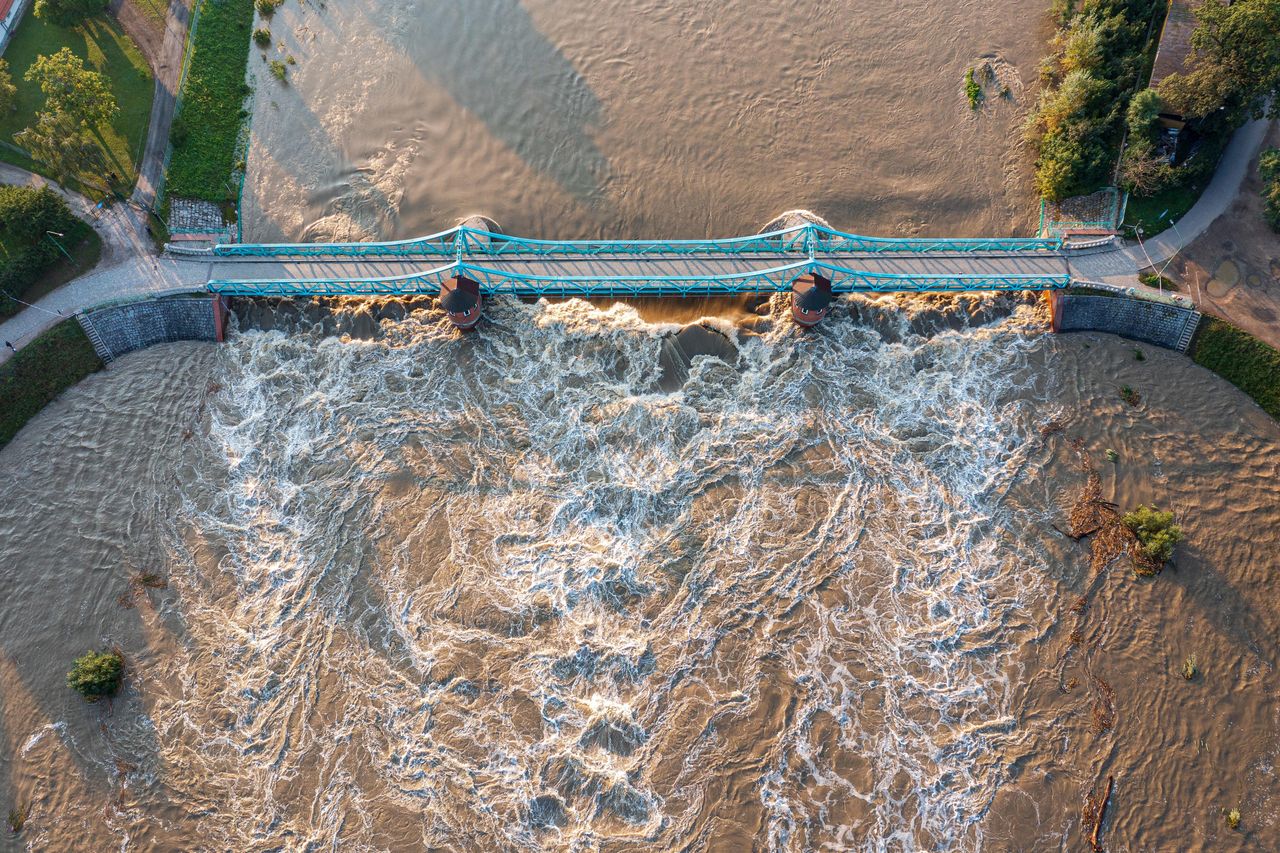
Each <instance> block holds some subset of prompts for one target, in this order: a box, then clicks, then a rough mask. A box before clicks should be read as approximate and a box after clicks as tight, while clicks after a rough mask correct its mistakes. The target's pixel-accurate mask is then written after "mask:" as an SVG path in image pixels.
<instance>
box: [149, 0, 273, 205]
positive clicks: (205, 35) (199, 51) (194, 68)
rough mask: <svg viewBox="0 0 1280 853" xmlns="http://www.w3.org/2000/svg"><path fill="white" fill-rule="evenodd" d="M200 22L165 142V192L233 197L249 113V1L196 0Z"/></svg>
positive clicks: (225, 199) (218, 200)
mask: <svg viewBox="0 0 1280 853" xmlns="http://www.w3.org/2000/svg"><path fill="white" fill-rule="evenodd" d="M199 2H200V23H199V25H198V26H197V27H196V32H195V37H194V39H193V40H192V44H191V46H190V50H191V65H190V68H189V69H188V71H187V79H186V82H185V83H184V84H183V87H182V106H181V108H180V110H179V113H178V117H177V119H176V120H175V121H174V123H173V129H172V131H171V132H170V134H169V141H170V142H172V143H173V156H172V157H171V158H170V160H169V172H168V176H167V178H166V192H167V193H168V194H170V195H173V196H179V197H183V198H199V199H204V200H206V201H212V202H215V203H223V202H233V201H235V198H236V194H237V191H238V187H237V182H236V180H235V179H234V177H233V173H234V172H235V171H236V170H237V168H238V167H239V165H240V164H239V163H238V162H237V160H238V159H239V154H238V151H237V143H238V142H239V139H240V127H241V125H242V124H243V123H244V120H245V119H246V118H247V117H248V114H247V113H246V111H245V108H244V101H245V98H246V97H248V95H249V86H248V84H247V83H246V82H245V67H246V66H247V65H248V62H249V43H250V35H251V29H252V27H253V0H199Z"/></svg>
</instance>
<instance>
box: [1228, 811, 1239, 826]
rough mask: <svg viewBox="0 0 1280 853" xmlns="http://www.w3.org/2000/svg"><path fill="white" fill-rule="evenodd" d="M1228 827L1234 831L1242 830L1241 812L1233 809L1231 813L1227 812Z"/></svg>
mask: <svg viewBox="0 0 1280 853" xmlns="http://www.w3.org/2000/svg"><path fill="white" fill-rule="evenodd" d="M1227 826H1229V827H1231V828H1232V829H1239V828H1240V810H1239V809H1232V810H1231V811H1229V812H1227Z"/></svg>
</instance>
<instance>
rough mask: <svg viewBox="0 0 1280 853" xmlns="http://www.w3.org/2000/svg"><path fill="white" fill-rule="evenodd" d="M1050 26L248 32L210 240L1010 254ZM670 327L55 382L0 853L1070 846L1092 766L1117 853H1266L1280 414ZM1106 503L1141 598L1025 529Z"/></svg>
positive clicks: (1183, 390)
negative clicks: (1084, 499) (771, 244)
mask: <svg viewBox="0 0 1280 853" xmlns="http://www.w3.org/2000/svg"><path fill="white" fill-rule="evenodd" d="M1041 14H1042V11H1041V10H1037V9H1034V8H1029V7H1027V6H1026V4H1016V3H1013V2H1011V0H998V2H987V3H976V2H959V3H946V4H941V3H936V2H935V3H925V2H913V3H905V4H901V3H900V4H892V5H891V4H879V5H877V4H867V3H853V2H834V0H826V1H825V2H824V0H803V2H797V3H791V4H778V3H767V2H763V0H721V2H716V3H711V2H693V0H681V2H662V0H631V1H630V2H624V0H602V2H597V3H582V2H568V0H527V1H526V2H516V0H465V2H460V3H443V2H428V3H423V2H410V1H409V0H344V2H330V3H307V4H305V5H301V6H300V5H297V4H294V3H287V4H285V5H284V6H283V7H282V8H281V9H280V10H279V11H278V12H277V13H276V16H275V21H274V22H273V24H272V27H271V28H272V32H273V35H274V37H275V43H276V45H278V47H273V48H271V55H272V56H280V57H282V58H283V57H285V56H288V55H293V56H294V57H295V59H296V64H295V65H291V66H289V69H290V70H289V78H290V81H289V84H288V85H287V86H282V85H280V84H279V83H278V82H277V81H275V80H274V79H272V78H270V76H269V75H268V74H267V73H266V72H265V67H266V66H265V63H263V62H262V61H261V60H259V59H257V58H254V59H253V60H252V62H251V66H252V68H253V74H254V77H255V81H254V82H255V85H256V90H257V94H256V96H255V112H254V116H253V120H252V130H253V140H252V151H251V154H250V159H249V163H250V168H249V176H248V181H247V184H246V190H245V192H246V195H245V207H244V211H245V220H246V237H247V238H248V239H259V240H270V239H279V238H296V239H320V238H372V237H378V238H397V237H409V236H413V235H417V234H420V233H426V232H430V231H434V230H438V229H440V228H443V227H447V226H449V225H451V224H452V223H453V222H454V220H455V219H457V218H458V217H461V216H465V215H468V214H473V213H483V214H486V215H488V216H491V217H493V218H495V219H496V220H497V221H498V222H499V223H500V224H501V225H502V226H503V227H504V228H505V229H506V230H508V231H510V232H513V233H525V234H530V235H538V236H559V237H588V236H606V235H607V236H615V237H629V236H642V235H648V236H671V237H689V236H702V235H729V234H738V233H745V232H750V231H755V230H758V229H759V228H760V227H761V226H762V225H763V224H764V223H766V222H767V221H769V220H770V219H772V218H773V217H774V216H775V215H777V214H778V213H780V212H781V211H783V210H785V209H788V208H796V207H805V208H809V209H811V210H814V211H815V212H817V213H819V214H821V215H823V216H825V217H827V218H828V219H829V220H830V221H831V222H832V223H833V224H835V225H837V226H840V227H844V228H849V229H851V230H858V231H863V232H874V233H886V234H955V235H965V234H997V233H1026V232H1027V231H1029V230H1030V227H1031V224H1032V223H1031V221H1030V219H1031V217H1030V213H1031V212H1032V210H1033V208H1032V207H1031V205H1030V204H1029V193H1028V191H1027V190H1026V186H1025V185H1026V169H1025V157H1024V155H1023V154H1022V152H1020V151H1019V150H1018V146H1017V141H1016V132H1015V128H1016V125H1017V122H1018V115H1019V113H1020V111H1021V110H1022V109H1023V108H1024V107H1025V106H1026V98H1027V97H1028V95H1027V93H1026V92H1024V89H1023V87H1022V81H1023V80H1027V81H1031V80H1032V78H1033V77H1034V66H1035V63H1036V61H1037V59H1038V55H1039V51H1040V45H1041V44H1042V43H1043V36H1044V32H1043V28H1042V21H1041V20H1040V16H1041ZM979 60H988V61H991V62H992V64H993V67H994V68H995V69H996V72H997V74H998V75H999V79H1000V81H1001V85H1008V86H1009V90H1010V92H1009V97H1008V99H1004V98H992V99H991V101H990V102H989V103H988V105H987V106H986V107H984V109H983V110H982V111H981V112H980V113H977V114H975V113H973V112H972V111H970V109H969V107H968V105H967V103H966V102H965V99H964V95H963V93H962V85H961V84H962V78H963V74H964V70H965V68H966V67H968V66H969V65H971V64H973V63H975V62H977V61H979ZM670 305H671V303H664V304H663V305H662V306H658V307H655V306H653V305H643V306H631V305H609V304H607V303H604V304H588V303H586V302H582V301H579V300H569V301H560V302H556V303H549V302H546V301H543V302H539V303H537V304H527V303H522V302H519V301H516V300H502V299H499V300H493V301H492V302H491V303H490V304H488V305H487V306H486V317H487V319H486V320H485V322H484V324H483V326H482V328H481V330H480V332H479V333H478V334H475V335H469V336H460V335H459V334H458V333H457V332H456V331H454V330H453V329H452V328H451V327H450V326H449V325H448V324H447V323H446V322H445V319H444V315H443V314H442V313H441V312H440V311H439V310H438V309H437V308H436V307H435V306H434V304H433V302H432V301H431V300H422V301H420V302H416V303H413V304H400V303H395V302H382V303H373V302H361V301H350V302H347V303H341V304H336V305H332V306H329V307H328V308H325V309H320V308H317V307H315V306H310V307H305V306H304V307H301V308H299V307H298V306H292V307H289V306H283V305H271V304H266V303H258V304H249V303H240V304H238V305H237V306H236V312H237V322H236V324H235V326H236V327H235V328H234V330H233V333H232V335H231V337H230V339H229V341H228V342H227V343H226V344H223V345H221V346H214V345H206V344H176V345H166V346H159V347H155V348H152V349H150V350H147V351H145V352H140V353H135V354H133V355H130V356H127V357H125V358H124V359H121V360H120V361H118V362H116V363H115V364H113V366H112V367H111V369H110V370H108V371H105V372H102V373H99V374H97V375H95V376H92V377H90V378H89V379H87V380H85V381H84V382H82V383H81V384H80V385H79V386H77V387H76V388H74V389H72V390H70V391H68V392H67V393H65V394H64V395H63V396H62V397H61V398H60V399H59V400H57V401H56V402H55V403H54V404H52V405H51V406H49V407H48V408H47V409H46V410H45V411H44V412H43V413H42V414H41V415H40V416H38V417H37V418H36V419H35V420H33V421H32V422H31V423H30V424H29V425H28V426H27V428H26V429H25V430H24V431H23V432H22V433H21V434H20V435H19V436H18V437H17V438H16V439H15V440H14V441H13V442H12V443H11V444H10V445H9V446H7V447H6V448H4V449H3V450H0V471H3V472H4V475H5V481H4V482H5V485H4V490H3V492H2V493H0V805H3V806H4V807H5V808H6V809H7V808H19V809H24V808H25V809H28V810H29V818H28V822H27V826H26V828H25V829H24V830H23V832H22V833H21V834H18V835H5V836H4V837H3V840H0V849H5V850H8V849H15V850H16V849H32V850H81V849H124V850H157V851H167V850H174V849H198V850H236V851H241V850H244V851H276V850H397V851H398V850H420V849H430V850H457V851H499V850H500V851H508V850H513V851H514V850H529V851H534V850H554V851H574V853H578V851H598V850H599V851H603V850H608V851H619V850H636V851H668V850H681V851H739V850H742V851H746V850H770V851H797V853H798V851H810V850H884V851H895V853H896V852H897V851H904V852H905V851H1005V850H1018V851H1056V850H1081V849H1088V847H1089V840H1088V835H1089V833H1090V829H1091V828H1090V826H1089V825H1088V822H1087V821H1086V820H1085V817H1084V815H1083V813H1082V805H1083V803H1084V799H1085V797H1086V795H1087V794H1089V793H1091V792H1100V791H1102V790H1103V789H1104V787H1105V786H1106V781H1107V779H1108V778H1109V777H1111V778H1113V779H1114V789H1113V791H1112V796H1111V800H1110V803H1109V806H1108V811H1107V820H1106V822H1105V823H1104V825H1103V837H1102V842H1103V844H1104V845H1106V847H1107V849H1112V850H1150V851H1166V850H1197V851H1198V850H1205V851H1208V850H1212V851H1224V850H1225V851H1235V850H1275V849H1280V816H1278V815H1277V804H1278V802H1280V801H1278V800H1277V781H1276V778H1275V766H1276V763H1277V760H1278V757H1277V756H1278V753H1280V703H1278V702H1277V698H1278V697H1277V687H1276V667H1277V664H1280V651H1278V650H1277V644H1276V640H1275V638H1276V637H1277V636H1280V609H1278V608H1277V606H1276V602H1275V593H1274V589H1275V578H1276V574H1277V571H1280V427H1278V426H1277V424H1276V423H1275V422H1274V421H1272V420H1271V419H1269V418H1267V417H1266V416H1265V415H1264V414H1263V413H1262V412H1261V411H1260V410H1259V409H1258V408H1257V407H1256V406H1255V405H1253V404H1252V403H1251V402H1250V401H1249V400H1248V399H1247V398H1246V397H1245V396H1244V395H1243V394H1241V393H1240V392H1239V391H1237V390H1236V389H1234V388H1232V387H1231V386H1229V385H1228V384H1226V383H1225V382H1223V381H1222V380H1220V379H1218V378H1217V377H1215V376H1213V375H1212V374H1209V373H1207V372H1206V371H1204V370H1201V369H1200V368H1198V367H1196V366H1194V365H1193V364H1192V363H1191V362H1190V361H1189V360H1188V359H1186V358H1185V357H1183V356H1181V355H1177V354H1174V353H1169V352H1164V351H1160V350H1155V349H1153V348H1150V347H1145V346H1137V345H1134V344H1132V343H1130V342H1126V341H1122V340H1119V339H1117V338H1113V337H1108V336H1104V335H1089V334H1077V335H1067V336H1058V337H1055V336H1051V335H1046V334H1045V328H1046V323H1047V320H1046V317H1045V316H1044V312H1043V310H1042V309H1041V307H1040V306H1039V304H1038V303H1037V302H1036V301H1034V300H1029V299H1027V300H1023V299H1015V298H1010V297H1000V298H994V297H962V298H926V297H917V298H910V299H908V298H892V297H879V298H875V299H871V298H865V297H860V296H856V297H846V298H842V299H841V300H840V301H839V302H838V304H837V305H836V306H835V308H834V309H833V312H832V315H831V316H830V317H829V318H828V319H827V320H825V321H824V322H823V324H822V325H821V327H820V328H819V329H817V330H815V331H813V332H811V333H807V334H805V333H801V332H800V331H799V330H798V329H796V328H795V327H794V326H793V325H792V324H791V323H790V322H789V321H788V320H787V319H786V315H787V306H786V305H785V304H784V302H783V301H781V299H780V298H777V297H775V298H774V300H773V301H772V302H771V303H769V304H768V305H767V306H765V307H762V308H760V309H759V311H758V312H757V313H759V314H760V315H761V316H754V315H753V316H751V317H750V318H748V317H745V316H744V314H743V312H742V307H741V305H740V304H739V303H737V302H734V303H731V304H729V303H726V304H720V303H710V302H699V303H692V302H690V303H680V304H679V305H678V306H676V307H674V308H673V307H669V306H670ZM702 313H709V314H712V315H714V316H712V317H710V318H708V319H705V320H703V322H702V323H701V324H696V325H688V324H689V323H690V321H692V320H694V319H696V318H697V316H698V315H700V314H702ZM677 320H678V322H676V321H677ZM1135 351H1136V352H1135ZM1137 353H1140V354H1141V358H1139V357H1138V354H1137ZM1123 385H1130V386H1132V387H1133V388H1135V389H1137V390H1139V391H1140V393H1141V395H1142V403H1141V404H1140V405H1139V406H1137V407H1131V406H1128V405H1127V404H1125V403H1124V402H1122V401H1121V399H1120V396H1119V389H1120V387H1121V386H1123ZM1108 450H1111V451H1114V456H1115V460H1114V461H1111V460H1110V459H1109V458H1108V455H1107V451H1108ZM1091 471H1092V472H1094V473H1096V474H1098V475H1099V476H1100V477H1101V483H1102V494H1103V497H1104V498H1105V499H1106V500H1109V501H1112V502H1114V503H1115V504H1116V505H1117V506H1118V507H1120V508H1122V509H1126V508H1130V507H1133V506H1135V505H1137V504H1138V503H1142V502H1157V503H1159V504H1160V505H1161V506H1163V507H1166V508H1169V509H1172V510H1173V511H1174V512H1175V513H1176V514H1177V516H1178V521H1179V523H1180V524H1182V526H1183V527H1184V528H1185V531H1186V534H1187V541H1186V542H1184V543H1183V544H1182V545H1180V546H1179V548H1178V551H1177V554H1176V558H1175V560H1174V563H1173V565H1171V566H1170V567H1169V568H1168V569H1167V570H1166V571H1165V572H1164V573H1163V574H1162V575H1161V576H1159V577H1158V578H1156V579H1151V580H1143V579H1138V578H1135V577H1134V575H1133V573H1132V572H1131V571H1130V569H1129V567H1128V566H1127V565H1126V564H1125V563H1124V561H1123V560H1122V561H1120V562H1117V563H1115V564H1113V565H1109V566H1107V567H1105V568H1104V569H1103V570H1101V571H1097V572H1095V571H1093V570H1092V569H1091V568H1090V551H1089V548H1090V546H1089V543H1088V541H1087V540H1086V541H1083V542H1076V541H1074V540H1072V539H1070V538H1069V537H1068V536H1066V535H1065V534H1064V533H1063V531H1065V530H1067V529H1068V528H1069V522H1068V514H1069V509H1070V507H1071V505H1072V502H1073V501H1074V500H1075V498H1076V496H1077V495H1078V494H1079V493H1080V491H1081V490H1082V489H1083V487H1084V486H1085V483H1086V481H1087V478H1088V476H1089V472H1091ZM144 578H146V580H145V582H144ZM113 646H118V647H119V648H120V650H121V651H122V652H123V653H124V654H125V655H126V657H127V659H128V667H129V669H128V679H127V682H126V687H125V690H124V692H123V693H122V695H121V696H119V697H118V698H117V699H116V700H115V701H114V702H113V703H111V704H109V705H108V704H106V703H101V704H98V705H86V704H85V703H84V702H82V701H81V700H80V699H79V698H78V697H77V696H76V695H75V694H74V693H73V692H72V691H71V690H69V689H68V688H67V687H66V686H65V684H64V681H63V678H64V675H63V674H64V673H65V672H66V670H67V668H68V666H69V663H70V661H71V660H72V659H73V658H74V657H76V656H77V655H79V654H80V653H82V652H83V651H84V650H85V649H87V648H110V647H113ZM1190 655H1194V656H1195V658H1196V661H1197V666H1198V669H1199V674H1198V675H1197V676H1196V678H1195V679H1193V680H1190V681H1187V680H1184V679H1183V677H1182V675H1181V674H1180V669H1181V666H1182V662H1183V660H1184V659H1185V658H1186V657H1187V656H1190ZM1233 808H1238V809H1239V810H1240V812H1241V823H1240V826H1239V828H1238V829H1234V830H1233V829H1230V828H1228V827H1227V824H1226V820H1225V816H1224V815H1225V813H1226V811H1228V810H1230V809H1233Z"/></svg>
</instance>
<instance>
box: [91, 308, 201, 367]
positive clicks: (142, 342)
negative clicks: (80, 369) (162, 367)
mask: <svg viewBox="0 0 1280 853" xmlns="http://www.w3.org/2000/svg"><path fill="white" fill-rule="evenodd" d="M76 319H77V320H79V321H80V325H81V326H82V327H83V328H84V331H85V334H86V335H88V336H89V340H90V341H91V342H92V343H93V348H94V350H96V351H97V353H98V357H99V358H101V359H102V360H103V361H104V362H110V361H111V360H113V359H116V358H119V357H120V356H122V355H124V354H125V353H130V352H133V351H134V350H139V349H144V348H146V347H149V346H154V345H155V344H162V343H171V342H173V341H216V340H218V337H219V336H218V325H217V318H216V317H215V311H214V305H213V300H212V299H211V298H210V297H208V296H175V297H168V298H165V299H147V300H142V301H138V302H128V303H125V304H122V305H110V306H107V307H104V308H97V309H94V310H92V311H86V312H84V313H82V314H78V315H76Z"/></svg>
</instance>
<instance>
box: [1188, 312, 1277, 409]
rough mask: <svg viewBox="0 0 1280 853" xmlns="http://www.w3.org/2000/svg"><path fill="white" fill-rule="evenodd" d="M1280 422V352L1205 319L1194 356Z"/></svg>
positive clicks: (1246, 333) (1251, 336) (1225, 325)
mask: <svg viewBox="0 0 1280 853" xmlns="http://www.w3.org/2000/svg"><path fill="white" fill-rule="evenodd" d="M1191 357H1192V358H1193V359H1195V362H1196V364H1199V365H1200V366H1202V367H1207V368H1209V369H1210V370H1212V371H1213V372H1214V373H1216V374H1218V375H1219V376H1221V377H1222V378H1223V379H1225V380H1227V381H1228V382H1230V383H1231V384H1232V385H1234V386H1236V387H1237V388H1239V389H1240V390H1241V391H1243V392H1244V393H1246V394H1248V395H1249V396H1250V397H1252V398H1253V400H1254V402H1256V403H1257V404H1258V405H1259V406H1261V407H1262V408H1263V410H1264V411H1265V412H1266V413H1267V414H1269V415H1271V417H1273V418H1276V419H1277V420H1280V351H1276V350H1275V349H1272V348H1271V347H1269V346H1267V345H1266V344H1264V343H1263V342H1262V341H1260V340H1258V339H1257V338H1255V337H1254V336H1253V335H1250V334H1249V333H1248V332H1245V331H1242V330H1240V329H1237V328H1236V327H1235V326H1232V325H1231V324H1230V323H1227V322H1224V321H1223V320H1219V319H1217V318H1216V317H1205V318H1204V320H1203V321H1202V323H1201V326H1200V329H1199V331H1198V332H1197V333H1196V343H1195V350H1194V352H1193V353H1192V356H1191Z"/></svg>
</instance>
